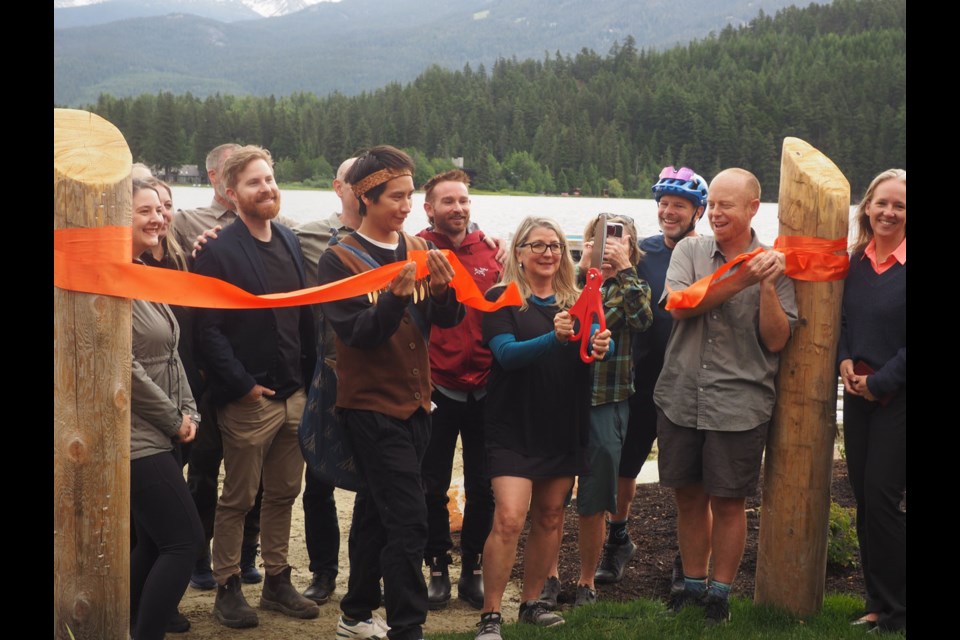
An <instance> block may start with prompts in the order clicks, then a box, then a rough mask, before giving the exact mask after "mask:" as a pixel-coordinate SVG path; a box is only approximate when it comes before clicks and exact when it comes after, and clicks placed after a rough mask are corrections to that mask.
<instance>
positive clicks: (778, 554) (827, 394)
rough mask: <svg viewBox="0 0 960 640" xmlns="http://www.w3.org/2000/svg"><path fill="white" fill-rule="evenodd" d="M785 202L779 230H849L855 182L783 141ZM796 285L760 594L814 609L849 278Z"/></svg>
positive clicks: (800, 144)
mask: <svg viewBox="0 0 960 640" xmlns="http://www.w3.org/2000/svg"><path fill="white" fill-rule="evenodd" d="M779 202H780V235H781V236H786V235H792V236H809V237H815V238H825V239H830V240H833V239H836V238H846V237H847V225H848V223H849V216H850V184H849V183H848V182H847V179H846V178H845V177H844V176H843V174H842V173H841V172H840V170H839V169H838V168H837V166H836V165H834V164H833V162H831V161H830V159H829V158H827V157H826V156H824V155H823V154H822V153H821V152H819V151H818V150H817V149H814V148H813V147H812V146H810V145H809V144H807V143H806V142H804V141H802V140H799V139H798V138H785V139H784V142H783V153H782V156H781V164H780V198H779ZM794 284H795V286H796V293H797V308H798V311H799V322H798V323H797V326H796V327H795V329H794V332H793V336H792V337H791V339H790V342H789V343H788V344H787V348H786V349H785V350H784V351H783V352H782V353H781V354H780V373H779V375H778V377H777V404H776V406H775V408H774V414H773V421H772V423H771V427H770V434H769V438H768V441H767V451H766V459H765V462H764V477H763V504H762V507H761V515H760V539H759V543H758V551H757V581H756V592H755V599H756V601H757V602H758V603H765V604H772V605H776V606H779V607H783V608H786V609H787V610H789V611H791V612H792V613H794V614H795V615H798V616H806V615H810V614H813V613H815V612H816V611H818V610H819V609H820V607H821V605H822V604H823V585H824V579H825V575H826V567H827V528H828V522H829V512H830V475H831V472H832V463H833V442H834V437H835V435H836V418H837V416H836V407H837V375H838V372H837V365H836V358H837V341H838V339H839V337H840V304H841V300H842V297H843V281H838V282H800V281H794Z"/></svg>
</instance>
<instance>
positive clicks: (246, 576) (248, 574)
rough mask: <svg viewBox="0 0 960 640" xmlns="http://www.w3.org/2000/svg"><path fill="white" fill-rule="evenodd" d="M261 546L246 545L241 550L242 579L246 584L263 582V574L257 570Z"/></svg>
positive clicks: (254, 544)
mask: <svg viewBox="0 0 960 640" xmlns="http://www.w3.org/2000/svg"><path fill="white" fill-rule="evenodd" d="M259 553H260V552H259V545H258V544H257V543H253V544H252V545H244V546H243V548H242V549H241V550H240V579H241V580H242V581H243V583H244V584H258V583H260V582H263V574H262V573H260V570H259V569H257V556H258V555H259Z"/></svg>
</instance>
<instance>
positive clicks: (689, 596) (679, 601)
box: [667, 589, 706, 613]
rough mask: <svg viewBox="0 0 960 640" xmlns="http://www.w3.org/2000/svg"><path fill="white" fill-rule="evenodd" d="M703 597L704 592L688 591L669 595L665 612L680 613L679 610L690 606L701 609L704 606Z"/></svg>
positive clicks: (684, 590)
mask: <svg viewBox="0 0 960 640" xmlns="http://www.w3.org/2000/svg"><path fill="white" fill-rule="evenodd" d="M705 595H706V591H704V592H701V593H695V592H693V591H690V590H689V589H683V590H682V591H677V592H676V593H671V594H670V599H669V600H668V601H667V611H669V612H670V613H680V610H681V609H683V608H684V607H687V606H690V605H695V606H698V607H702V606H703V605H704V596H705Z"/></svg>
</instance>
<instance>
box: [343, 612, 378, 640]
mask: <svg viewBox="0 0 960 640" xmlns="http://www.w3.org/2000/svg"><path fill="white" fill-rule="evenodd" d="M389 630H390V627H388V626H387V623H386V622H385V621H384V619H383V618H381V617H380V616H378V615H377V614H373V616H372V617H371V618H369V619H368V620H351V619H350V618H347V617H345V616H342V615H341V616H340V621H339V622H338V623H337V639H338V640H348V639H352V638H353V639H358V640H359V639H363V640H386V638H387V631H389Z"/></svg>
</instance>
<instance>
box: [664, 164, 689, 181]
mask: <svg viewBox="0 0 960 640" xmlns="http://www.w3.org/2000/svg"><path fill="white" fill-rule="evenodd" d="M694 175H696V174H695V173H694V171H693V169H691V168H690V167H680V168H679V169H674V168H673V165H670V166H669V167H664V168H663V171H661V172H660V179H661V180H662V179H664V178H676V179H677V180H683V181H687V180H690V179H691V178H692V177H693V176H694Z"/></svg>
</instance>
